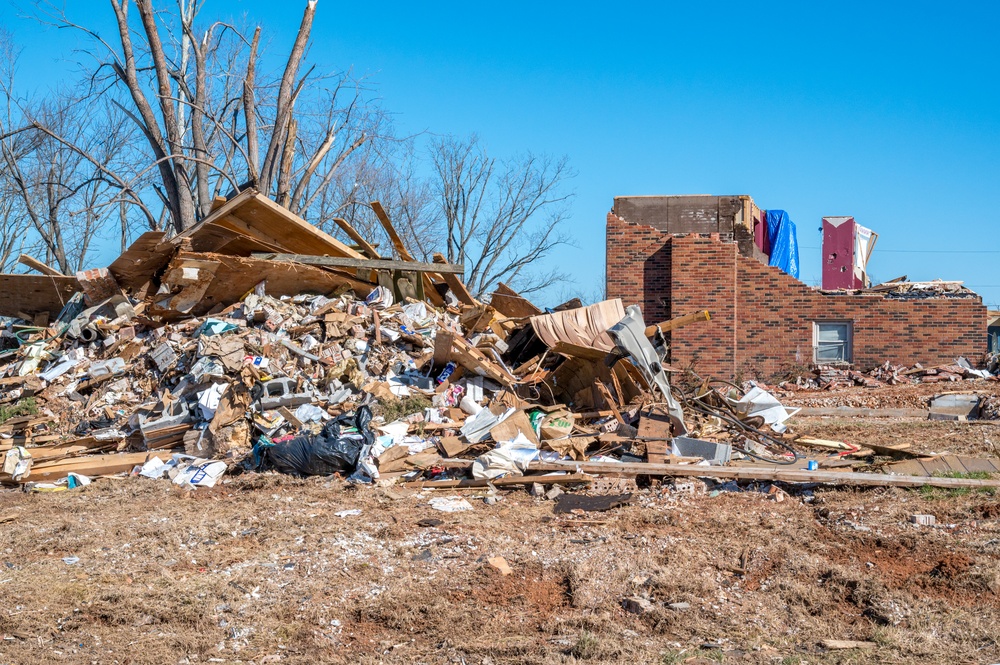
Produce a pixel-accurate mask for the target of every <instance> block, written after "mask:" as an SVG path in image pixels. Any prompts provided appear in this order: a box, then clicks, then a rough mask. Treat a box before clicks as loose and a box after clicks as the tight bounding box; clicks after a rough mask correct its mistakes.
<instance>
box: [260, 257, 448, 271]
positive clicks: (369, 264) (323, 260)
mask: <svg viewBox="0 0 1000 665" xmlns="http://www.w3.org/2000/svg"><path fill="white" fill-rule="evenodd" d="M251 257H252V258H255V259H264V260H265V261H289V262H292V263H302V264H305V265H310V266H328V267H331V268H360V269H362V270H408V271H410V272H424V273H427V272H441V273H450V274H458V275H461V274H463V273H464V272H465V266H462V265H457V264H453V263H447V264H444V265H441V264H440V263H419V262H417V261H395V260H392V259H349V258H346V257H341V256H310V255H308V254H277V253H275V252H254V253H253V254H251Z"/></svg>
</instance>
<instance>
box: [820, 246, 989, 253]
mask: <svg viewBox="0 0 1000 665" xmlns="http://www.w3.org/2000/svg"><path fill="white" fill-rule="evenodd" d="M800 247H801V248H802V249H822V248H821V247H810V246H808V245H800ZM878 253H879V254H887V253H891V254H1000V249H880V250H878Z"/></svg>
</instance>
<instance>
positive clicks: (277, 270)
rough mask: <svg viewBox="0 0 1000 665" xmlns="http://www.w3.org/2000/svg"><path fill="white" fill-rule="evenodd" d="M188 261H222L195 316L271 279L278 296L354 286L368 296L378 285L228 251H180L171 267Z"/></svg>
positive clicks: (272, 290) (273, 292) (272, 292)
mask: <svg viewBox="0 0 1000 665" xmlns="http://www.w3.org/2000/svg"><path fill="white" fill-rule="evenodd" d="M187 260H202V261H213V262H215V263H217V264H218V266H217V267H216V268H215V276H214V279H213V280H212V282H211V284H209V286H208V288H207V289H206V290H205V293H204V295H203V296H202V297H201V299H200V300H199V301H198V303H197V305H196V306H195V307H194V308H193V309H191V311H190V314H192V315H194V316H201V315H202V314H205V313H207V312H208V311H210V310H211V309H212V308H213V307H215V306H216V305H220V304H221V305H222V306H224V307H225V306H228V305H231V304H233V303H235V302H238V301H239V300H240V299H242V298H243V296H245V295H246V294H247V293H248V292H250V291H251V290H252V289H253V288H254V286H255V285H256V284H257V283H258V282H260V281H261V280H265V281H266V282H267V286H266V289H267V294H268V295H270V296H274V297H276V298H278V297H281V296H285V295H287V296H294V295H298V294H300V293H318V294H324V295H327V294H330V293H332V292H334V291H336V290H337V289H339V288H343V287H350V288H352V289H354V291H355V293H356V294H357V295H358V296H359V297H361V298H364V297H365V296H367V295H368V294H369V293H371V291H372V289H373V288H374V286H373V285H372V284H369V283H368V282H363V281H361V280H358V279H352V278H350V277H347V276H346V275H342V274H340V273H335V272H331V271H329V270H324V269H322V268H316V267H313V266H306V265H302V264H298V263H285V262H278V261H261V260H259V259H252V258H244V257H239V256H228V255H225V254H196V253H193V252H192V253H188V252H179V253H178V254H177V255H176V256H175V257H174V259H173V260H172V261H171V263H170V268H169V270H173V269H174V268H175V267H176V266H180V265H181V264H182V263H183V262H184V261H187ZM154 300H155V298H154ZM151 311H152V308H151Z"/></svg>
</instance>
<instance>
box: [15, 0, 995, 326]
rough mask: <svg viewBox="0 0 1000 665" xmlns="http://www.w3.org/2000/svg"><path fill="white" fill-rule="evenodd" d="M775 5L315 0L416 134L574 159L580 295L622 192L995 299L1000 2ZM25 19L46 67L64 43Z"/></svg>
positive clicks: (336, 60)
mask: <svg viewBox="0 0 1000 665" xmlns="http://www.w3.org/2000/svg"><path fill="white" fill-rule="evenodd" d="M71 4H75V3H71ZM86 4H87V5H93V9H92V10H91V11H92V12H93V13H95V14H96V13H97V12H98V10H100V12H103V13H107V12H109V11H110V10H108V9H105V8H104V3H103V2H100V1H98V0H87V3H86ZM303 5H304V0H302V2H300V1H298V0H285V1H283V2H280V3H275V2H266V1H263V0H229V1H228V2H223V1H222V0H209V1H208V3H207V6H206V8H205V9H204V10H203V11H204V13H205V14H206V15H216V14H222V15H225V14H240V13H243V12H246V13H248V14H249V15H250V16H252V17H254V18H256V19H259V20H260V22H262V23H263V24H264V25H265V27H266V31H267V33H269V34H270V37H271V40H272V42H273V48H274V49H275V50H281V49H284V48H286V45H287V44H289V43H290V42H291V39H292V36H293V35H294V31H295V29H296V27H297V25H298V22H299V19H300V16H301V6H303ZM763 5H764V3H751V2H739V3H724V2H701V3H662V2H661V3H649V4H640V3H635V4H628V3H623V4H621V5H618V4H613V3H612V4H607V3H600V4H597V3H594V4H588V3H573V4H569V3H567V4H564V5H557V4H555V3H552V4H549V3H538V2H532V3H522V2H507V3H503V4H495V3H482V4H480V3H466V2H463V3H436V4H435V3H412V2H407V3H394V2H381V3H378V4H376V5H372V4H370V3H351V2H333V1H331V0H320V1H319V5H318V9H317V18H316V22H315V25H314V29H313V37H314V40H315V44H314V47H313V48H314V52H313V58H314V59H315V60H318V61H321V62H323V63H329V64H330V65H333V66H337V67H341V68H346V67H349V66H353V68H354V70H355V72H356V73H368V74H370V75H371V77H372V80H373V81H374V83H375V84H376V85H377V87H378V90H379V91H380V94H381V97H382V98H383V100H384V105H385V107H386V108H387V109H389V110H391V111H392V112H393V113H394V114H395V120H396V123H397V126H398V127H399V128H400V129H401V130H402V131H404V132H418V131H424V130H427V131H430V132H434V133H441V134H447V133H453V134H458V135H465V134H468V133H471V132H477V133H479V135H480V136H481V137H482V139H483V140H484V141H485V142H486V143H487V145H488V146H489V147H490V149H491V151H492V152H493V153H495V154H497V155H504V154H508V153H514V152H518V151H522V150H525V149H531V150H533V151H535V152H545V153H551V154H555V155H563V154H565V155H567V156H568V157H569V158H570V161H571V164H572V166H573V168H574V169H575V170H576V171H577V172H578V176H577V177H576V178H575V180H574V181H573V185H574V187H575V188H576V190H577V197H576V199H575V201H574V203H573V207H572V216H571V221H570V224H571V230H572V232H573V235H574V236H575V237H576V238H577V246H576V247H574V248H566V249H564V250H561V251H560V252H559V254H558V255H557V256H556V257H555V258H554V260H556V261H559V262H560V263H561V264H562V266H563V267H564V269H565V270H566V271H568V272H570V273H571V274H572V275H573V277H574V283H573V285H572V288H575V289H579V290H581V291H584V292H593V291H596V290H597V288H598V286H599V284H600V283H601V281H602V280H603V265H604V220H605V214H606V213H607V211H608V210H609V209H610V207H611V204H612V199H613V197H614V196H616V195H624V194H685V193H706V194H750V195H752V196H753V197H754V199H755V201H756V202H757V203H758V205H760V206H761V207H762V208H783V209H785V210H787V211H788V212H789V214H790V215H791V218H792V219H793V220H794V221H795V222H796V223H797V225H798V228H799V245H800V248H801V265H802V275H801V276H802V279H803V281H805V282H807V283H810V284H818V282H819V277H820V253H819V249H818V248H819V245H820V233H819V232H818V228H819V226H820V218H821V217H823V216H824V215H854V216H855V217H856V218H857V220H858V221H859V222H860V223H861V224H864V225H866V226H868V227H870V228H872V229H873V230H875V231H876V232H878V233H879V234H880V240H879V243H878V246H877V248H876V250H875V253H874V256H873V259H872V262H871V264H870V267H869V268H870V273H871V274H872V275H873V277H874V278H875V279H890V278H893V277H896V276H899V275H902V274H907V275H909V277H910V278H911V279H933V278H944V279H961V280H965V282H966V284H968V285H970V286H972V287H973V288H974V289H975V290H977V291H978V292H980V293H981V294H983V296H984V300H985V302H986V303H987V304H988V305H990V306H991V307H1000V270H998V269H997V265H998V260H1000V245H998V244H997V243H995V242H993V240H994V239H995V238H996V236H997V228H998V226H997V223H996V220H995V216H996V214H997V213H996V212H995V208H994V205H995V204H994V199H995V198H996V197H997V195H998V194H1000V165H998V159H1000V88H998V82H1000V56H998V55H997V52H996V45H997V38H996V36H995V31H996V29H997V25H998V24H1000V3H988V2H981V3H966V2H954V3H949V4H947V5H941V4H940V3H930V2H906V3H903V2H863V3H862V2H841V3H836V4H826V3H823V4H821V5H817V4H809V3H805V4H804V3H798V2H796V3H791V2H786V3H767V5H766V6H763ZM15 16H16V12H14V11H13V10H12V9H4V10H3V12H2V14H0V18H2V20H3V21H4V22H5V23H7V24H8V25H9V26H11V27H13V28H14V32H15V35H16V37H17V38H18V40H19V41H20V42H21V43H22V44H23V45H25V47H26V51H25V56H27V57H30V58H31V64H30V67H31V68H32V69H34V70H35V71H37V72H39V73H40V74H44V72H47V71H51V70H50V69H49V67H48V66H47V62H51V58H53V57H55V54H56V50H57V49H53V40H54V39H59V38H60V37H61V36H62V33H55V34H54V33H52V32H49V33H47V34H42V33H41V32H40V31H39V29H38V28H37V27H36V26H34V25H31V24H18V23H17V22H16V19H15ZM26 59H27V58H26ZM35 68H38V69H35ZM955 251H962V252H992V253H953V252H955ZM925 252H926V253H925ZM930 252H933V253H930Z"/></svg>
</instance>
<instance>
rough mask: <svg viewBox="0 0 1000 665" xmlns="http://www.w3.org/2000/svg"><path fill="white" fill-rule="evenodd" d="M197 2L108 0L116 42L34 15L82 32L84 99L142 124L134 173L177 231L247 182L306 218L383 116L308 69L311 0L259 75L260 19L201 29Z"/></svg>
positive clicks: (47, 10) (342, 80)
mask: <svg viewBox="0 0 1000 665" xmlns="http://www.w3.org/2000/svg"><path fill="white" fill-rule="evenodd" d="M203 3H204V0H177V4H176V8H175V9H172V10H168V9H167V8H166V3H162V6H156V3H154V2H153V0H111V8H112V10H113V13H114V17H115V25H116V27H117V34H116V39H114V40H105V39H103V38H102V37H101V36H100V35H99V34H98V33H97V32H96V31H95V30H94V29H92V28H90V27H88V26H87V25H85V24H84V23H82V22H80V21H77V20H74V19H73V18H71V17H70V15H69V13H68V12H67V11H66V10H65V9H63V8H60V7H56V6H55V4H54V3H50V2H41V3H40V4H39V5H38V6H39V12H38V17H39V18H40V19H41V20H42V21H43V22H45V23H47V24H49V25H55V26H58V27H61V28H73V29H77V30H80V31H82V32H84V33H85V34H86V35H88V36H89V37H90V38H91V40H92V43H93V45H94V47H93V48H92V49H90V51H89V54H90V55H91V56H93V58H94V59H95V60H96V62H97V63H98V64H97V66H96V68H95V69H94V71H93V72H91V73H90V81H91V84H92V88H93V94H94V96H95V98H96V99H97V100H99V101H101V102H104V103H107V104H110V105H113V106H115V107H117V108H119V109H121V110H122V111H123V112H124V113H126V114H127V115H128V117H129V118H130V119H131V120H132V121H133V122H134V123H135V125H136V127H138V128H139V130H140V131H141V133H142V136H143V138H144V141H145V143H146V147H147V162H146V164H145V165H144V167H143V170H146V169H154V170H155V172H156V174H157V178H156V182H155V184H154V186H153V190H154V191H155V193H156V195H157V196H158V197H159V198H160V200H161V202H162V205H163V206H164V208H165V209H166V212H167V216H168V217H169V219H170V223H171V226H172V227H173V229H174V230H176V231H181V230H184V229H187V228H189V227H191V226H192V225H194V224H195V223H196V222H197V221H198V220H199V219H201V218H203V217H204V216H205V215H207V214H208V213H209V211H210V210H211V208H212V202H213V200H214V198H215V197H216V196H218V195H219V194H220V193H227V194H228V193H232V192H235V191H238V190H240V189H242V188H243V187H246V186H254V187H257V188H258V189H260V190H261V191H262V192H264V193H266V194H268V195H269V196H271V197H273V198H274V199H275V200H277V201H279V202H280V203H281V204H282V205H285V206H286V207H288V208H290V209H291V210H293V211H296V212H299V213H300V214H306V213H308V212H310V211H311V210H312V207H313V205H314V204H315V203H316V201H317V200H318V199H320V198H321V197H322V195H323V191H324V190H325V189H326V188H327V187H329V186H330V184H331V182H332V177H331V176H330V174H331V173H332V172H334V171H336V170H337V169H339V168H341V167H342V166H344V164H345V162H347V160H348V159H349V158H350V157H351V155H352V154H353V153H354V151H356V150H357V149H358V148H359V147H361V146H363V145H364V144H366V143H367V142H369V141H373V140H377V139H379V138H380V137H379V134H378V124H379V116H380V112H379V111H378V109H377V107H376V106H375V105H374V104H373V103H370V102H368V101H367V100H365V99H364V94H363V93H364V91H363V89H362V88H361V86H360V84H358V83H357V82H354V81H352V80H351V78H350V77H349V76H348V75H347V74H345V73H332V74H317V73H315V71H314V70H315V66H314V65H310V66H308V67H305V65H306V64H307V63H306V56H307V52H308V45H309V39H310V33H311V31H312V23H313V18H314V16H315V12H316V0H308V1H307V2H306V3H305V8H304V11H303V14H302V19H301V21H300V24H299V28H298V31H297V33H296V36H295V39H294V42H293V43H292V45H291V47H290V50H289V53H288V56H287V60H286V61H285V64H284V67H283V68H282V70H281V71H280V72H279V73H278V74H277V75H270V74H268V73H266V72H265V73H261V71H260V67H259V61H260V58H261V52H262V48H261V45H260V42H261V28H260V27H259V26H256V27H254V28H252V29H251V28H245V27H241V26H238V25H236V24H235V23H233V22H229V21H225V20H215V21H212V22H206V23H204V24H202V23H200V22H199V21H200V19H199V15H200V12H201V9H202V5H203ZM133 10H134V11H133ZM303 69H305V71H304V73H303V72H302V70H303ZM261 151H263V155H262V154H261Z"/></svg>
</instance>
